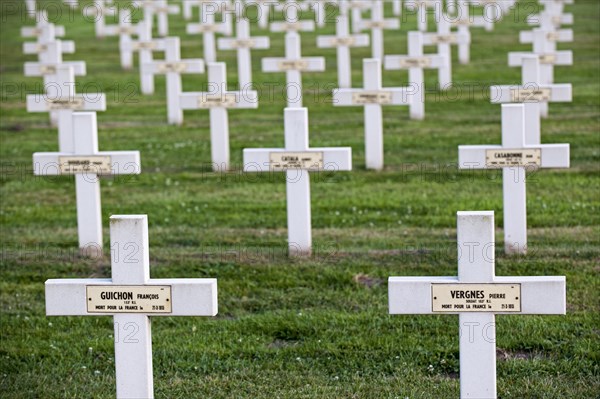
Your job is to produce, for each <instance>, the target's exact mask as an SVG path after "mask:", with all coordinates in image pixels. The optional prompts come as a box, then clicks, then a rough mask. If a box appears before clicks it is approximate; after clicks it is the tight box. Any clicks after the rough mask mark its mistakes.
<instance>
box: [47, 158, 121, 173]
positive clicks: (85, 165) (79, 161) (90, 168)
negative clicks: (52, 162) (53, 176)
mask: <svg viewBox="0 0 600 399" xmlns="http://www.w3.org/2000/svg"><path fill="white" fill-rule="evenodd" d="M58 166H59V170H60V173H61V174H63V175H75V174H83V173H94V174H97V175H109V174H111V173H112V162H111V160H110V156H105V155H102V156H100V155H93V156H87V157H86V156H67V157H58Z"/></svg>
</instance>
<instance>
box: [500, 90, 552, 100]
mask: <svg viewBox="0 0 600 399" xmlns="http://www.w3.org/2000/svg"><path fill="white" fill-rule="evenodd" d="M551 95H552V90H551V89H549V88H546V89H540V88H536V89H526V88H519V89H511V91H510V99H511V101H512V102H513V103H527V102H529V103H539V102H547V101H550V97H551Z"/></svg>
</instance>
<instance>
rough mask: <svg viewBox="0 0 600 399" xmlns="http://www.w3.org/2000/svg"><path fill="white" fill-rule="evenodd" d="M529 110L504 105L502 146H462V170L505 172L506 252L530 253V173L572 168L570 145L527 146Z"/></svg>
mask: <svg viewBox="0 0 600 399" xmlns="http://www.w3.org/2000/svg"><path fill="white" fill-rule="evenodd" d="M525 129H526V127H525V107H524V106H523V104H503V105H502V145H487V146H486V145H461V146H459V147H458V164H459V168H460V169H472V170H474V169H499V168H500V169H502V191H503V200H504V201H503V203H504V206H503V209H504V251H505V252H506V253H507V254H525V253H526V252H527V202H526V190H525V177H526V172H527V171H528V170H529V171H532V170H538V169H540V168H568V167H569V144H535V145H528V144H527V132H526V130H525Z"/></svg>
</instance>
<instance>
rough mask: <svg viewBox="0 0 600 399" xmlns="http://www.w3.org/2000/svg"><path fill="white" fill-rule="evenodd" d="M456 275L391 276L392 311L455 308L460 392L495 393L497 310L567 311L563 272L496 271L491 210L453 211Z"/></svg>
mask: <svg viewBox="0 0 600 399" xmlns="http://www.w3.org/2000/svg"><path fill="white" fill-rule="evenodd" d="M456 219H457V235H458V237H457V241H458V248H457V249H458V276H456V277H390V278H389V281H388V287H389V288H388V296H389V313H390V314H401V315H408V314H438V315H439V314H458V315H459V319H458V323H459V328H460V338H459V339H460V397H461V398H464V399H466V398H496V397H497V391H496V317H495V315H496V314H520V315H526V314H543V315H547V314H565V313H566V283H565V277H564V276H549V277H546V276H536V277H504V276H502V277H499V276H496V273H495V254H494V245H495V237H494V212H491V211H489V212H457V217H456Z"/></svg>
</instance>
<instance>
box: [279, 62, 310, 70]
mask: <svg viewBox="0 0 600 399" xmlns="http://www.w3.org/2000/svg"><path fill="white" fill-rule="evenodd" d="M307 68H308V61H307V60H284V61H279V70H280V71H292V70H296V71H304V70H306V69H307Z"/></svg>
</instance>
